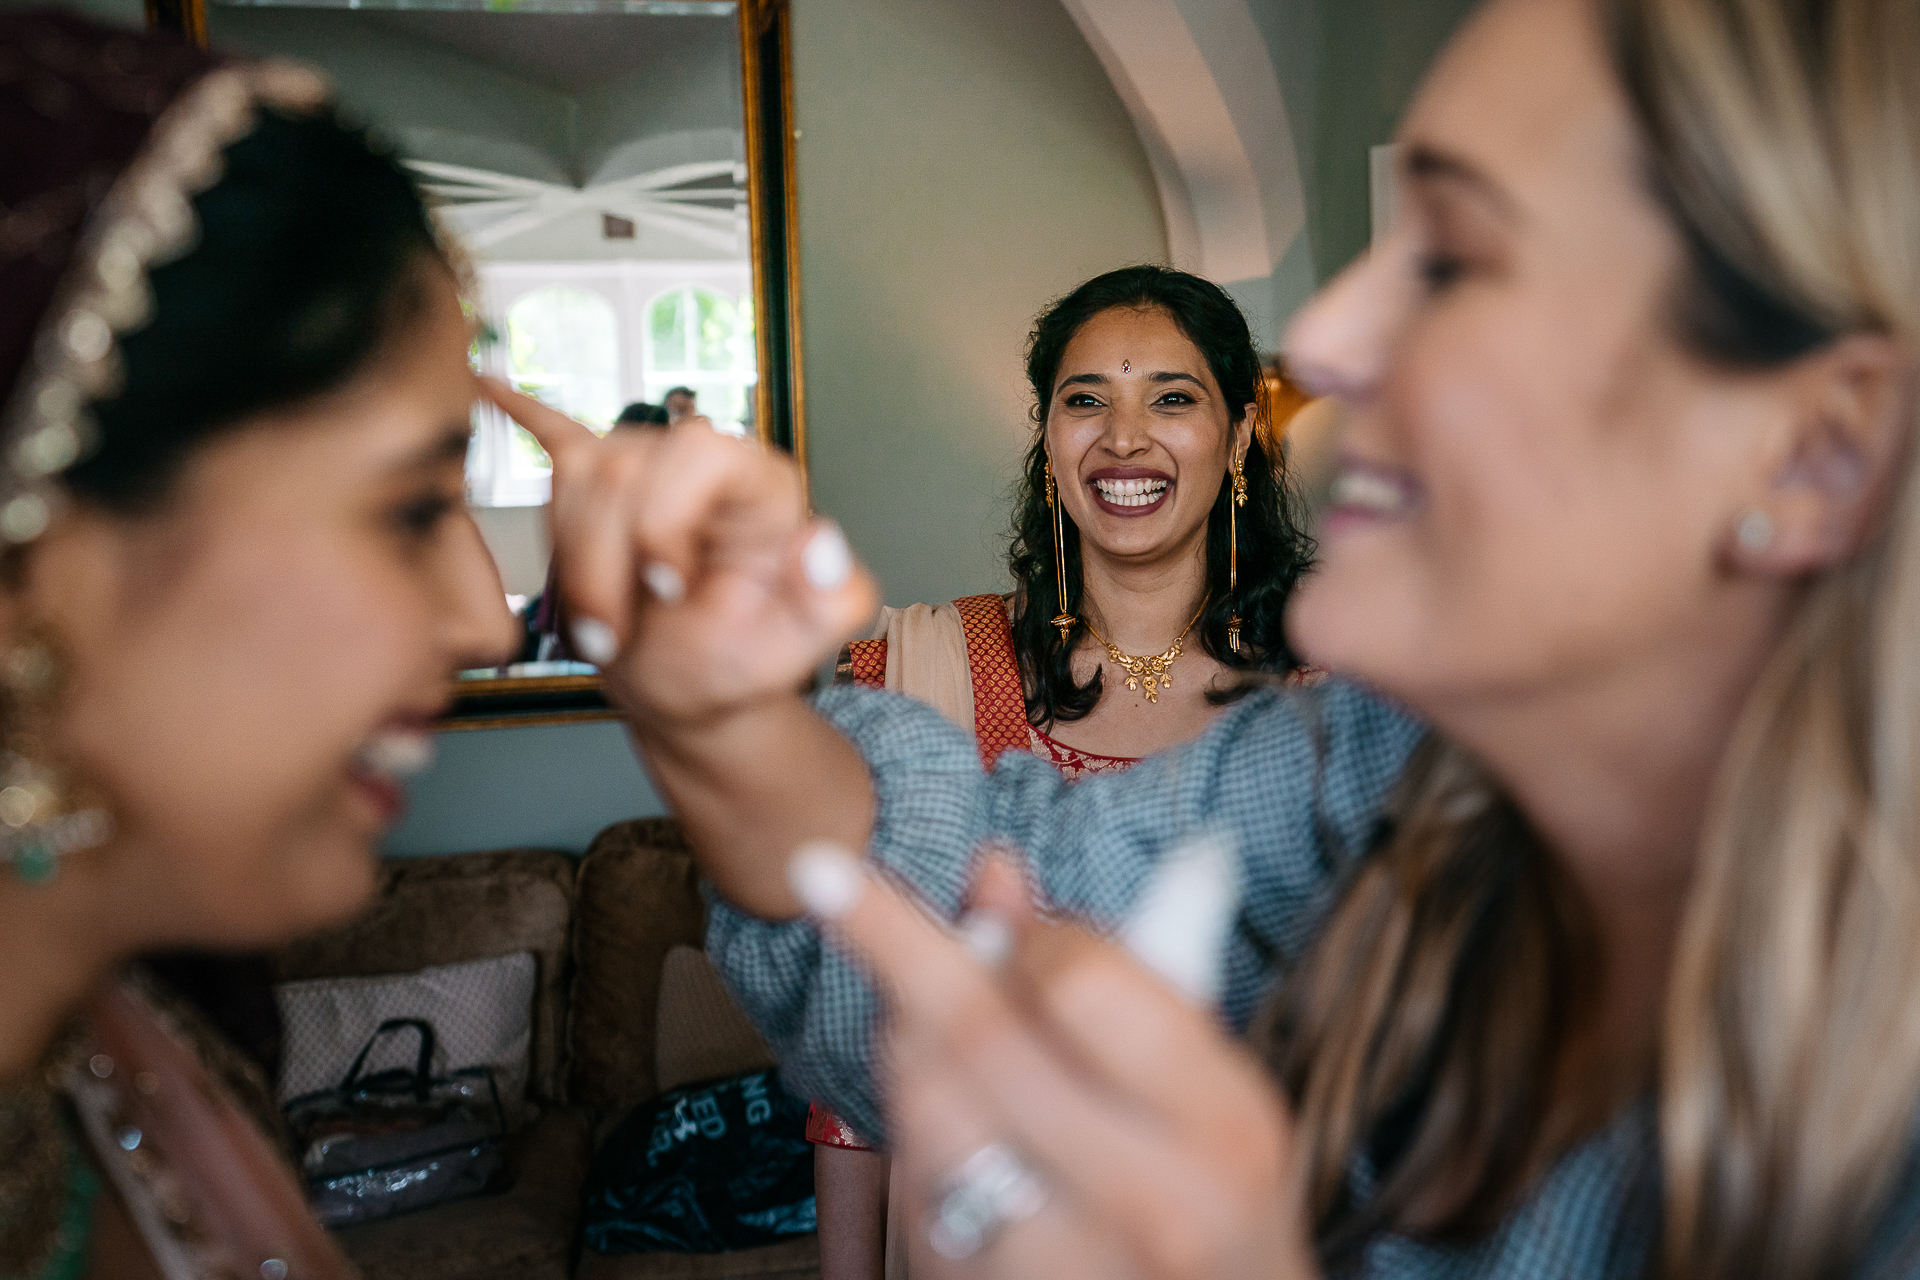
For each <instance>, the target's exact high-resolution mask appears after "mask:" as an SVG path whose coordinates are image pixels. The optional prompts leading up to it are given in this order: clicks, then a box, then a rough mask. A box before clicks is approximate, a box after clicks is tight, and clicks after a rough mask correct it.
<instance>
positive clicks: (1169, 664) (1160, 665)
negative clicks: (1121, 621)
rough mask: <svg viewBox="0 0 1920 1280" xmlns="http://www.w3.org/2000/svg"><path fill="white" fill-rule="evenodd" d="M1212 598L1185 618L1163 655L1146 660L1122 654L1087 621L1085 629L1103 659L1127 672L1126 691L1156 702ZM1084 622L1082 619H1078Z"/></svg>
mask: <svg viewBox="0 0 1920 1280" xmlns="http://www.w3.org/2000/svg"><path fill="white" fill-rule="evenodd" d="M1212 599H1213V597H1212V596H1211V595H1209V596H1208V597H1207V598H1206V599H1205V600H1202V601H1201V602H1200V607H1199V608H1198V609H1195V610H1194V611H1193V616H1192V617H1191V618H1188V619H1187V625H1186V626H1185V627H1183V628H1181V630H1180V634H1179V635H1178V636H1177V637H1175V639H1174V642H1173V643H1172V644H1170V645H1168V646H1167V651H1166V652H1165V653H1156V654H1154V655H1153V656H1152V657H1150V658H1136V657H1134V656H1133V655H1132V654H1130V653H1122V652H1120V649H1119V647H1118V646H1117V645H1115V644H1114V643H1113V641H1111V640H1109V639H1107V638H1106V637H1105V636H1103V635H1101V634H1100V633H1099V631H1097V630H1095V629H1094V625H1093V623H1091V622H1087V624H1086V625H1087V630H1088V631H1092V632H1093V638H1094V639H1095V640H1098V641H1099V642H1100V643H1101V644H1103V645H1105V646H1106V648H1107V657H1108V659H1109V660H1111V661H1112V663H1113V665H1114V666H1116V667H1118V668H1120V669H1121V670H1122V671H1124V672H1126V673H1127V688H1129V689H1145V690H1146V693H1147V701H1148V702H1153V703H1158V702H1159V701H1160V690H1162V689H1171V688H1173V664H1174V663H1176V662H1178V661H1180V654H1181V646H1182V645H1184V644H1185V643H1186V640H1187V633H1188V632H1189V631H1192V630H1193V624H1194V623H1196V622H1198V621H1200V615H1201V614H1203V613H1205V612H1206V611H1207V603H1208V601H1210V600H1212ZM1081 621H1082V622H1086V619H1084V618H1083V619H1081Z"/></svg>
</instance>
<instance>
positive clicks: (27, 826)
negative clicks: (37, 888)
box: [0, 632, 113, 885]
mask: <svg viewBox="0 0 1920 1280" xmlns="http://www.w3.org/2000/svg"><path fill="white" fill-rule="evenodd" d="M66 678H67V668H66V663H65V662H64V661H63V660H62V658H61V656H60V651H59V648H58V646H57V645H55V644H54V643H53V641H52V640H51V639H50V638H48V637H47V636H46V635H44V634H39V633H35V632H29V633H28V634H27V635H26V636H23V637H22V638H21V639H19V640H18V641H16V642H15V643H14V645H13V646H12V647H11V648H9V649H7V650H6V651H5V653H4V654H0V691H4V706H0V717H4V722H0V862H4V863H8V864H10V865H11V866H12V867H13V873H14V875H16V876H18V877H19V878H20V879H21V880H24V881H25V882H26V883H28V884H35V885H38V884H45V883H46V882H47V881H49V880H51V879H53V877H54V874H55V873H56V872H58V871H59V869H60V860H61V859H62V858H64V857H66V856H67V855H68V854H70V853H75V852H77V851H79V850H81V849H91V848H93V847H95V846H96V845H100V844H104V843H106V841H107V840H108V839H109V838H110V837H111V836H112V834H113V822H112V819H111V818H109V817H108V815H107V811H106V809H105V807H104V806H102V805H101V804H99V803H98V802H97V798H96V797H94V796H92V795H90V794H88V793H87V790H86V789H85V788H83V787H81V786H79V785H77V784H76V783H75V781H74V779H73V778H72V777H71V776H70V775H69V774H68V772H67V770H66V769H65V768H63V767H62V766H60V765H58V764H56V763H55V762H54V759H53V753H52V751H51V750H50V749H49V746H48V743H47V725H48V722H49V720H50V719H51V718H52V715H53V708H54V706H55V705H56V703H57V702H58V701H59V697H60V694H61V692H62V690H63V689H64V687H65V685H66Z"/></svg>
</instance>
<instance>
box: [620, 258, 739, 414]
mask: <svg viewBox="0 0 1920 1280" xmlns="http://www.w3.org/2000/svg"><path fill="white" fill-rule="evenodd" d="M644 349H645V352H646V378H645V382H646V389H647V393H646V394H647V399H648V400H650V401H652V402H653V403H655V404H659V403H660V402H661V401H663V400H664V399H665V398H666V395H667V392H669V391H671V390H672V389H673V388H675V387H686V388H688V389H689V390H691V391H693V392H694V394H695V395H696V396H697V397H698V403H699V406H700V412H702V413H704V414H706V415H707V417H709V418H711V419H713V424H714V426H716V427H718V428H719V429H720V430H722V431H731V432H734V433H735V434H739V435H745V434H747V433H748V431H749V425H748V424H750V423H751V422H752V420H753V419H752V417H751V405H752V397H753V384H754V383H755V381H757V375H756V372H755V364H754V349H753V299H752V298H750V297H747V298H740V299H737V300H736V299H734V298H730V297H728V296H727V295H726V294H724V293H720V292H718V291H716V290H713V289H705V288H701V287H700V286H698V285H684V286H682V287H680V288H677V289H670V290H668V291H667V292H666V293H663V294H661V295H660V296H659V297H657V298H655V299H654V300H653V302H652V303H651V304H649V305H648V307H647V327H646V342H645V348H644Z"/></svg>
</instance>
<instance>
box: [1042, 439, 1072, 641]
mask: <svg viewBox="0 0 1920 1280" xmlns="http://www.w3.org/2000/svg"><path fill="white" fill-rule="evenodd" d="M1043 465H1044V467H1045V475H1046V480H1047V510H1049V511H1051V512H1052V513H1053V578H1054V587H1055V589H1056V590H1057V591H1058V592H1059V593H1060V597H1059V598H1060V612H1059V613H1057V614H1055V615H1054V617H1053V625H1054V626H1056V627H1058V628H1060V643H1061V644H1063V645H1064V644H1066V642H1067V636H1068V635H1069V634H1071V633H1072V631H1073V624H1074V623H1076V622H1078V621H1079V619H1078V618H1076V617H1074V616H1073V614H1072V613H1071V612H1069V611H1068V609H1067V556H1066V550H1065V547H1066V538H1065V536H1064V535H1063V534H1062V533H1061V531H1060V503H1059V500H1058V493H1057V491H1056V487H1055V485H1054V483H1053V460H1052V459H1051V458H1049V459H1047V461H1046V462H1045V463H1044V464H1043Z"/></svg>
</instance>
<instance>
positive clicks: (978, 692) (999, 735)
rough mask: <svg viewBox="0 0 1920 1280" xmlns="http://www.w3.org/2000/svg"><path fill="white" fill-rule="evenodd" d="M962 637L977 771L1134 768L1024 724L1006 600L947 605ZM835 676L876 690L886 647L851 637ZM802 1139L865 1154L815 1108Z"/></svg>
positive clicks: (1073, 773)
mask: <svg viewBox="0 0 1920 1280" xmlns="http://www.w3.org/2000/svg"><path fill="white" fill-rule="evenodd" d="M953 607H954V609H955V610H956V611H957V612H958V613H959V614H960V625H961V627H962V628H963V629H964V630H965V632H966V640H967V668H968V672H969V674H970V675H971V676H972V678H973V736H974V739H975V740H976V741H977V742H978V744H979V747H980V767H981V768H983V769H991V768H992V767H993V762H994V761H996V760H998V759H999V758H1000V757H1001V756H1003V755H1005V754H1006V753H1007V752H1009V751H1031V752H1033V753H1034V754H1035V755H1037V756H1039V757H1040V758H1041V759H1043V760H1045V761H1047V762H1048V763H1049V764H1052V765H1053V766H1054V767H1055V768H1056V769H1058V770H1060V772H1061V773H1063V774H1065V775H1066V776H1067V777H1068V778H1069V779H1074V780H1077V779H1079V778H1082V777H1084V776H1086V775H1087V774H1090V773H1115V772H1118V771H1120V770H1122V769H1126V768H1129V767H1131V766H1132V765H1134V764H1137V763H1138V761H1137V760H1134V759H1131V758H1128V757H1125V756H1100V755H1093V754H1091V753H1090V752H1085V751H1080V750H1077V749H1075V748H1073V747H1070V746H1068V745H1067V744H1066V743H1064V742H1059V741H1056V740H1055V739H1053V738H1051V737H1048V736H1047V735H1046V734H1044V733H1042V732H1041V731H1040V730H1038V729H1036V728H1034V727H1033V726H1032V725H1030V724H1028V723H1027V699H1026V689H1025V687H1024V686H1023V685H1022V684H1021V681H1020V662H1019V659H1018V658H1017V657H1016V656H1015V655H1014V650H1013V626H1012V623H1011V622H1010V621H1009V620H1008V618H1007V600H1006V597H1005V596H997V595H981V596H965V597H962V598H961V599H959V600H955V601H954V602H953ZM840 670H841V674H842V677H843V678H844V679H846V680H847V681H848V682H849V683H852V684H857V685H862V686H864V687H866V688H869V689H882V688H885V687H886V683H887V642H886V640H885V639H884V638H881V639H877V640H856V641H854V642H853V643H852V644H850V645H848V646H847V649H846V653H845V655H844V656H843V659H842V663H841V668H840ZM807 1140H808V1141H809V1142H816V1143H819V1144H820V1145H822V1146H828V1147H848V1148H851V1149H853V1150H855V1151H869V1150H872V1148H871V1147H870V1146H868V1144H867V1143H865V1142H862V1141H861V1140H860V1136H859V1135H858V1134H856V1133H855V1132H854V1131H853V1130H852V1129H849V1128H848V1127H847V1126H846V1123H845V1122H844V1121H842V1120H841V1119H840V1117H839V1116H837V1115H835V1114H834V1113H833V1112H831V1111H829V1110H828V1109H827V1108H825V1107H823V1106H821V1105H820V1104H819V1103H815V1104H814V1105H813V1106H812V1107H811V1108H810V1109H809V1111H808V1113H807Z"/></svg>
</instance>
